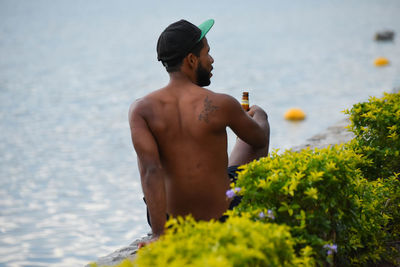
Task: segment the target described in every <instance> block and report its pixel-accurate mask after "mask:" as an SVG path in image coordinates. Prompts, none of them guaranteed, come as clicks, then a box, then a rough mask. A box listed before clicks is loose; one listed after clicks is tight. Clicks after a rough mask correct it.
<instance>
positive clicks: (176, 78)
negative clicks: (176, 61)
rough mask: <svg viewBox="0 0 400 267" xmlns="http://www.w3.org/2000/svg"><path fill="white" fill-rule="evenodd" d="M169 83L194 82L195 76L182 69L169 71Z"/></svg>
mask: <svg viewBox="0 0 400 267" xmlns="http://www.w3.org/2000/svg"><path fill="white" fill-rule="evenodd" d="M169 82H170V83H192V84H196V77H194V75H190V74H187V73H185V72H182V71H175V72H171V73H169Z"/></svg>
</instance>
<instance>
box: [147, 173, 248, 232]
mask: <svg viewBox="0 0 400 267" xmlns="http://www.w3.org/2000/svg"><path fill="white" fill-rule="evenodd" d="M238 167H239V166H230V167H228V176H229V179H230V180H231V183H234V184H236V181H237V176H238V171H239V170H238ZM143 200H144V203H146V199H145V198H143ZM241 200H242V197H241V196H235V197H234V198H233V199H232V201H231V204H229V208H228V210H232V209H233V208H234V207H236V206H237V205H239V204H240V201H241ZM146 209H147V223H148V224H149V225H150V227H151V223H150V214H149V209H148V208H147V207H146ZM166 216H167V221H168V219H169V215H168V214H166ZM226 219H228V216H227V215H223V216H222V217H221V218H219V219H218V220H219V221H220V222H225V221H226Z"/></svg>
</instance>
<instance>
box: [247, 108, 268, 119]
mask: <svg viewBox="0 0 400 267" xmlns="http://www.w3.org/2000/svg"><path fill="white" fill-rule="evenodd" d="M257 110H260V111H262V112H263V113H265V111H264V110H263V109H262V108H260V107H259V106H257V105H253V106H251V107H250V109H249V111H247V114H248V115H249V116H250V117H253V116H254V114H255V113H256V112H257Z"/></svg>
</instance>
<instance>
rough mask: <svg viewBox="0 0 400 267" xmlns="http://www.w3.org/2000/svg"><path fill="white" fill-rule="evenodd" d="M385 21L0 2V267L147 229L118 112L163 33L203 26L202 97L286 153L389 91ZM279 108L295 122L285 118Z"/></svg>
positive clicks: (364, 9) (396, 70) (240, 10)
mask: <svg viewBox="0 0 400 267" xmlns="http://www.w3.org/2000/svg"><path fill="white" fill-rule="evenodd" d="M399 14H400V1H398V0H363V1H356V0H337V1H320V0H304V1H278V0H269V1H251V2H250V1H225V0H222V1H211V0H204V1H196V2H189V1H183V0H182V1H177V0H174V1H128V0H126V1H124V0H118V1H83V0H70V1H66V0H60V1H51V0H36V1H28V0H25V1H24V0H13V1H12V0H0V185H1V186H0V266H49V265H54V266H82V265H84V264H86V263H88V262H89V261H92V260H95V259H96V258H97V257H99V256H103V255H105V254H108V253H110V252H112V251H114V250H115V249H117V248H120V247H122V246H126V245H128V244H129V243H131V242H132V241H133V240H134V239H135V238H137V237H140V236H142V235H144V234H146V233H147V232H148V231H149V228H148V227H147V224H146V220H145V207H144V204H143V203H142V193H141V187H140V181H139V176H138V171H137V166H136V155H135V153H134V150H133V148H132V145H131V140H130V133H129V126H128V121H127V113H128V107H129V105H130V103H131V102H132V101H134V100H135V99H136V98H139V97H141V96H143V95H145V94H147V93H149V92H150V91H152V90H154V89H157V88H160V87H162V86H163V85H165V84H166V83H167V82H168V75H167V74H166V72H165V70H164V69H163V67H162V66H161V64H160V63H159V62H157V60H156V52H155V45H156V41H157V38H158V36H159V34H160V33H161V31H162V30H163V29H164V28H165V27H166V26H167V25H169V24H170V23H172V22H174V21H176V20H179V19H181V18H185V19H188V20H189V21H191V22H193V23H195V24H200V23H201V22H203V21H204V20H206V19H208V18H214V19H215V20H216V24H215V25H214V27H213V29H212V30H211V31H210V32H209V34H208V35H207V36H208V40H209V43H210V46H211V52H210V53H211V55H212V56H213V57H214V59H215V63H214V71H213V73H214V76H213V78H212V84H211V86H210V87H209V88H210V89H212V90H214V91H217V92H221V93H228V94H231V95H232V96H234V97H236V98H238V99H240V97H241V92H242V91H245V90H247V91H250V103H251V104H258V105H260V106H262V107H264V108H265V109H266V110H267V112H268V114H269V119H270V124H271V147H272V148H279V149H287V148H290V147H293V146H296V145H299V144H301V143H303V142H305V140H306V139H307V138H309V137H311V136H312V135H314V134H316V133H318V132H320V131H322V130H324V129H325V128H327V127H328V126H330V125H331V124H333V123H335V122H336V121H338V120H340V119H342V118H343V117H344V115H343V114H342V113H341V111H342V110H343V109H345V108H349V107H351V105H352V104H353V103H356V102H359V101H364V100H367V99H368V97H369V96H380V95H382V93H383V92H384V91H391V90H392V89H393V88H394V87H396V86H399V85H400V80H399V79H400V63H399V61H400V46H399V41H398V36H397V38H396V39H397V40H395V41H394V42H388V43H377V42H375V41H374V40H373V37H374V34H375V32H377V31H380V30H383V29H391V30H394V31H395V32H397V34H400V16H399ZM382 56H383V57H387V58H388V59H389V60H391V64H390V65H389V66H387V67H383V68H377V67H375V66H374V65H373V62H374V59H375V58H377V57H382ZM290 107H300V108H302V109H303V110H304V111H305V112H306V114H307V119H306V120H305V121H303V122H299V123H289V122H287V121H285V120H284V119H283V114H284V112H285V111H286V110H287V109H288V108H290ZM233 138H234V136H233V135H232V133H230V135H229V139H230V141H233ZM231 146H232V142H231V143H230V146H229V149H231Z"/></svg>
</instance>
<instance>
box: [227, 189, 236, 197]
mask: <svg viewBox="0 0 400 267" xmlns="http://www.w3.org/2000/svg"><path fill="white" fill-rule="evenodd" d="M235 195H236V194H235V192H234V191H233V189H229V190H228V191H226V196H227V197H228V198H233V197H234V196H235Z"/></svg>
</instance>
